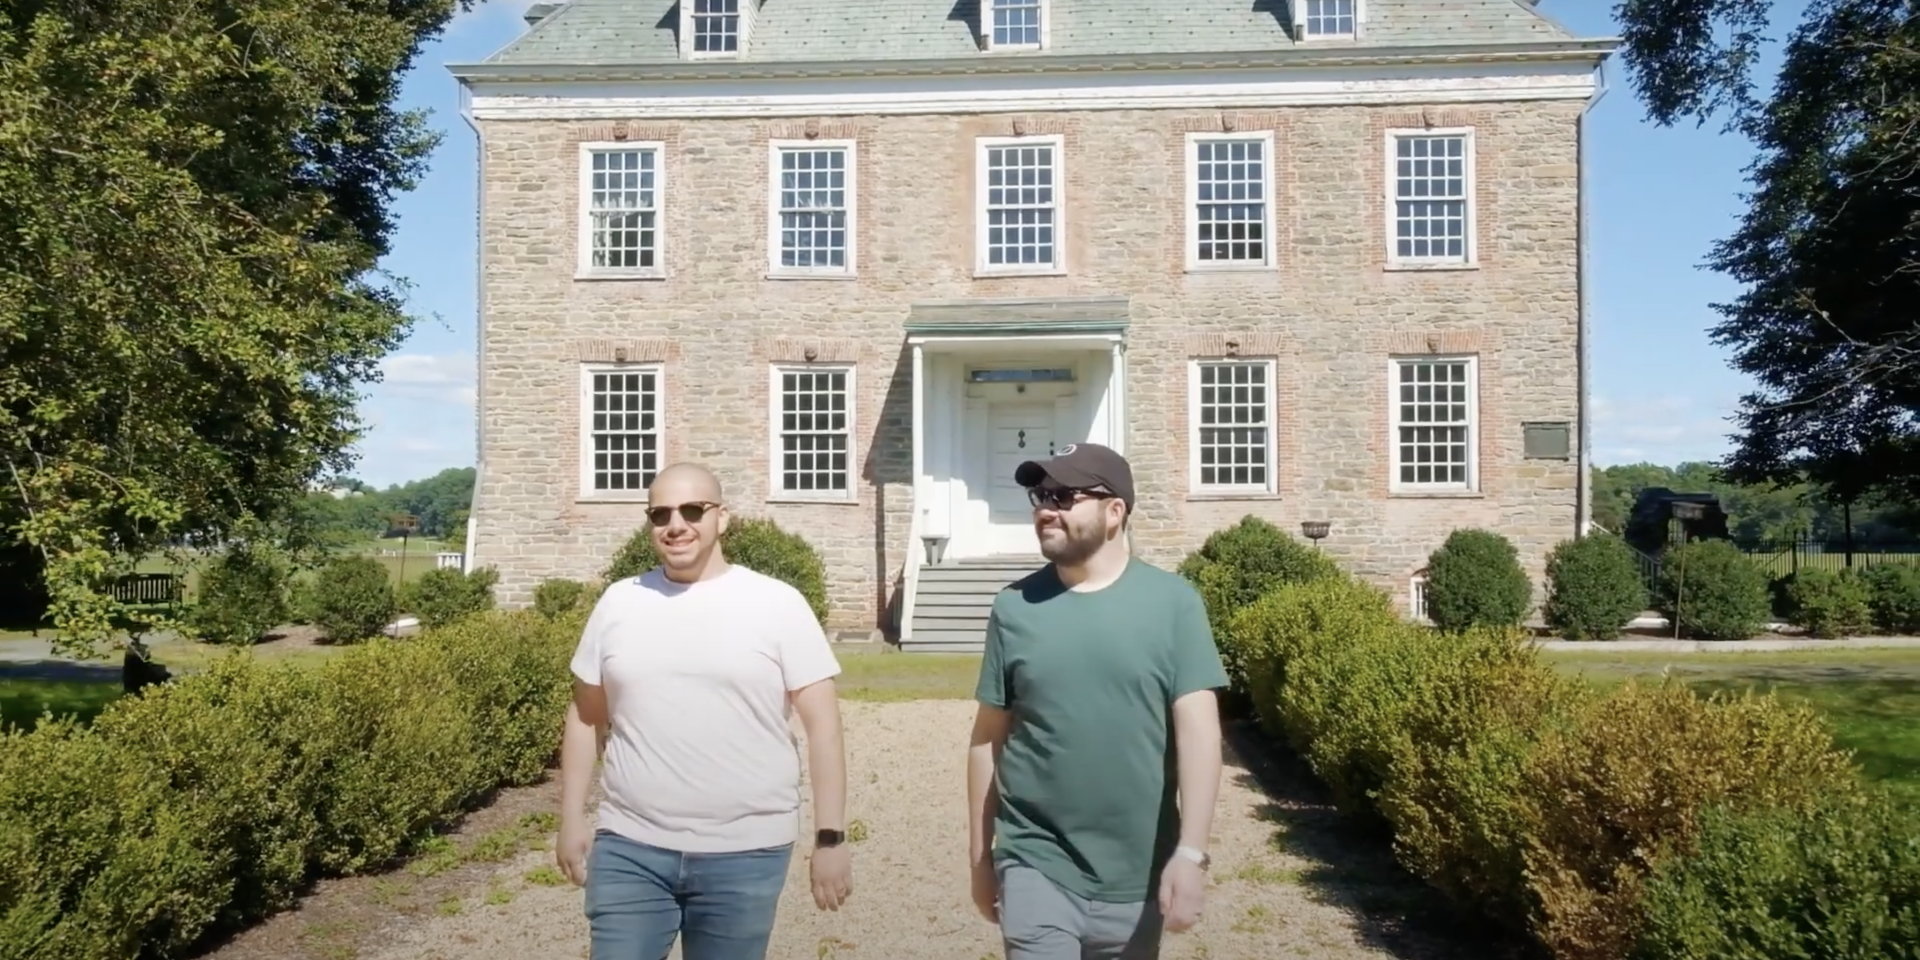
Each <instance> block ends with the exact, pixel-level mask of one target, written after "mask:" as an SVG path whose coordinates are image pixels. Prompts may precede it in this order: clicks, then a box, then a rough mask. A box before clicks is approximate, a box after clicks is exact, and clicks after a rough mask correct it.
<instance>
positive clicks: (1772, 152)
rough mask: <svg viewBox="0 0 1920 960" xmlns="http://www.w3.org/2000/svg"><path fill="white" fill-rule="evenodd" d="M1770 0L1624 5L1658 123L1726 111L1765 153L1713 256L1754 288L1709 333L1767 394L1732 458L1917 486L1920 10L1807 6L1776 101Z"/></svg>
mask: <svg viewBox="0 0 1920 960" xmlns="http://www.w3.org/2000/svg"><path fill="white" fill-rule="evenodd" d="M1774 7H1775V4H1774V2H1773V0H1624V2H1621V3H1620V4H1618V6H1617V7H1616V8H1615V13H1616V16H1617V17H1618V19H1619V21H1620V23H1621V27H1622V36H1623V39H1624V41H1625V46H1624V49H1623V51H1622V55H1623V58H1624V59H1625V61H1626V64H1627V69H1628V73H1629V77H1630V79H1631V81H1632V83H1633V85H1634V86H1635V88H1636V89H1637V90H1638V92H1639V94H1640V96H1641V99H1642V100H1643V101H1644V102H1645V104H1646V106H1647V110H1648V114H1649V115H1650V117H1651V118H1652V119H1653V120H1654V121H1655V122H1657V123H1660V124H1662V125H1666V124H1671V123H1673V122H1675V121H1677V120H1679V119H1681V118H1683V117H1693V118H1695V119H1696V120H1697V121H1698V122H1701V123H1705V122H1707V121H1708V120H1709V119H1711V118H1713V117H1714V116H1720V117H1723V118H1724V120H1725V122H1726V125H1727V127H1728V129H1729V130H1731V131H1732V132H1735V133H1739V134H1741V135H1744V136H1746V137H1748V138H1749V139H1751V140H1752V141H1753V142H1754V144H1755V145H1756V146H1757V148H1758V154H1759V155H1758V158H1757V159H1756V160H1755V162H1754V164H1753V165H1752V166H1751V167H1750V168H1749V176H1750V179H1751V182H1752V186H1753V190H1752V193H1751V199H1750V207H1749V209H1748V210H1747V212H1746V214H1745V217H1744V218H1743V220H1742V222H1741V224H1740V226H1739V228H1738V229H1737V230H1736V231H1735V232H1734V233H1733V235H1732V236H1730V237H1728V238H1726V239H1725V240H1723V241H1722V242H1720V243H1719V244H1718V245H1716V247H1715V249H1714V250H1713V253H1712V256H1711V257H1710V258H1709V260H1708V263H1709V265H1711V266H1712V267H1713V268H1714V269H1716V270H1719V271H1721V272H1723V273H1726V274H1728V275H1729V276H1731V277H1733V278H1734V279H1736V280H1738V281H1740V282H1741V283H1742V284H1743V285H1744V286H1745V287H1746V290H1745V292H1744V293H1743V294H1742V295H1741V296H1740V297H1739V298H1738V299H1737V300H1735V301H1734V302H1733V303H1730V304H1719V305H1716V307H1715V309H1717V310H1718V311H1719V312H1720V313H1721V314H1722V317H1723V319H1722V321H1721V322H1720V323H1719V324H1718V325H1717V326H1716V327H1715V328H1714V329H1713V337H1714V340H1715V341H1716V342H1717V343H1719V344H1721V345H1724V346H1728V347H1731V348H1733V350H1734V357H1735V360H1734V365H1735V366H1736V367H1737V368H1738V369H1740V370H1741V371H1743V372H1745V373H1748V374H1750V375H1752V376H1753V377H1754V378H1755V380H1756V381H1758V383H1759V389H1758V390H1756V391H1754V392H1753V393H1751V394H1749V395H1748V396H1746V397H1745V398H1743V400H1742V403H1741V406H1740V410H1739V413H1738V419H1739V424H1740V433H1739V435H1738V438H1737V446H1736V449H1735V451H1734V452H1733V454H1732V456H1731V457H1730V458H1729V459H1728V461H1727V463H1726V465H1725V466H1726V470H1727V473H1728V475H1729V476H1730V477H1731V478H1733V479H1736V480H1739V481H1741V482H1743V483H1749V484H1755V483H1763V482H1764V483H1777V484H1792V483H1796V482H1800V481H1809V482H1812V483H1814V484H1816V485H1818V486H1820V487H1822V488H1826V489H1829V490H1830V491H1831V495H1832V497H1833V498H1834V499H1836V500H1837V501H1838V502H1840V503H1842V504H1845V505H1853V504H1856V503H1858V502H1860V501H1861V500H1862V498H1863V497H1864V496H1865V495H1866V494H1867V493H1868V492H1869V489H1870V488H1878V489H1881V490H1901V489H1904V490H1906V491H1908V492H1909V493H1910V492H1912V491H1914V490H1916V489H1920V421H1916V419H1915V416H1914V415H1915V412H1916V410H1917V409H1920V322H1917V320H1920V317H1917V316H1916V310H1920V254H1917V251H1920V191H1916V190H1915V189H1914V188H1913V183H1914V178H1915V176H1916V175H1920V16H1916V13H1915V9H1914V6H1913V4H1912V3H1911V0H1813V2H1811V3H1809V4H1807V5H1806V6H1805V9H1804V14H1803V16H1804V20H1803V22H1802V23H1801V24H1800V26H1799V28H1798V29H1797V30H1796V31H1795V32H1794V33H1793V34H1792V35H1791V36H1790V37H1789V38H1788V39H1787V40H1786V41H1785V42H1784V45H1783V55H1784V56H1783V62H1782V66H1781V68H1780V73H1779V76H1778V77H1777V78H1776V80H1775V83H1774V86H1773V91H1772V94H1771V96H1770V97H1768V98H1766V99H1764V100H1763V99H1761V98H1760V97H1757V96H1756V95H1755V93H1754V85H1755V84H1754V78H1753V66H1754V64H1755V62H1756V60H1757V59H1758V57H1759V55H1760V53H1761V51H1762V48H1763V47H1764V46H1765V45H1766V44H1767V43H1768V42H1769V38H1768V36H1767V31H1768V29H1769V28H1770V27H1771V26H1772V25H1773V24H1772V21H1771V17H1772V15H1773V12H1774ZM1863 480H1864V482H1862V481H1863Z"/></svg>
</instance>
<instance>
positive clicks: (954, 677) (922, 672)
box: [836, 651, 980, 703]
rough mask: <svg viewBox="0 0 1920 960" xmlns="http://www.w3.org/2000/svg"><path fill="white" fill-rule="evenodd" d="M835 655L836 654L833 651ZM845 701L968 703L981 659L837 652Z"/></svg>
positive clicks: (958, 655)
mask: <svg viewBox="0 0 1920 960" xmlns="http://www.w3.org/2000/svg"><path fill="white" fill-rule="evenodd" d="M836 652H837V651H836ZM837 654H838V656H839V658H840V671H841V672H840V677H839V680H838V681H837V685H838V686H839V688H840V697H841V699H844V700H862V701H866V702H869V703H897V702H900V701H903V700H971V699H973V687H974V683H975V681H977V680H978V679H979V678H980V657H979V656H978V655H976V654H970V653H882V652H878V651H876V652H873V653H847V652H837Z"/></svg>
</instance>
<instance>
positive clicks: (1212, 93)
mask: <svg viewBox="0 0 1920 960" xmlns="http://www.w3.org/2000/svg"><path fill="white" fill-rule="evenodd" d="M469 82H470V83H471V84H472V90H473V100H472V112H473V116H474V118H475V119H476V120H695V119H716V118H753V117H760V118H765V117H813V116H859V115H873V116H904V115H913V114H978V113H1005V112H1010V111H1022V112H1056V111H1082V110H1179V109H1259V108H1269V107H1311V106H1382V105H1395V104H1461V103H1487V102H1499V101H1506V102H1512V101H1540V100H1574V101H1584V100H1587V99H1588V98H1590V97H1592V96H1593V94H1594V91H1595V90H1596V89H1597V80H1596V76H1595V71H1594V69H1593V65H1592V64H1591V63H1579V62H1554V63H1536V64H1486V63H1448V64H1431V65H1423V66H1411V67H1408V66H1402V67H1397V68H1392V69H1380V68H1372V69H1368V68H1353V67H1322V68H1290V69H1251V70H1216V71H1206V72H1195V71H1179V72H1172V71H1169V72H1166V73H1146V74H1142V73H1114V74H1082V75H1065V76H1059V75H1054V76H1045V75H1043V76H1017V75H1013V76H978V75H976V76H931V77H929V76H920V77H876V78H843V79H835V80H798V79H796V80H782V81H766V80H731V81H695V82H680V83H622V82H606V83H584V82H574V83H557V82H550V81H549V82H539V81H521V82H501V81H484V82H473V81H469Z"/></svg>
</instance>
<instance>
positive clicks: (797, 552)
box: [600, 517, 827, 624]
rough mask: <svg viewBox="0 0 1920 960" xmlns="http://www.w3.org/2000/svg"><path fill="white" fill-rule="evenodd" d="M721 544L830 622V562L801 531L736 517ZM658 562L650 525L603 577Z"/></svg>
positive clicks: (633, 573)
mask: <svg viewBox="0 0 1920 960" xmlns="http://www.w3.org/2000/svg"><path fill="white" fill-rule="evenodd" d="M720 549H721V551H722V552H724V553H725V554H726V557H727V560H728V562H730V563H737V564H739V565H741V566H743V567H746V568H747V569H748V570H752V571H755V572H756V573H764V574H766V575H767V576H769V577H772V578H774V579H776V580H780V581H782V582H784V583H786V584H788V585H789V586H791V587H793V588H794V589H795V590H798V591H800V595H801V596H803V597H806V598H807V606H809V607H811V608H813V615H814V618H815V619H817V620H819V621H820V622H821V623H822V624H825V623H826V622H827V567H826V564H825V563H824V562H823V561H822V560H821V559H820V554H819V552H818V551H816V550H814V549H813V545H812V544H810V543H808V542H807V541H806V539H805V538H804V537H801V536H800V535H799V534H797V533H788V532H787V531H785V530H782V529H780V526H779V525H778V524H776V523H774V522H773V521H772V520H762V519H758V518H752V517H734V518H732V522H731V523H730V524H729V525H728V527H727V532H726V533H724V534H722V535H721V536H720ZM659 565H660V557H659V554H657V553H655V552H654V549H653V531H652V528H651V527H642V528H641V529H640V532H638V533H636V534H634V535H633V536H632V537H631V538H629V539H628V540H627V542H626V543H625V544H623V545H622V546H621V547H620V549H619V550H618V551H616V552H615V553H614V555H613V560H612V561H611V562H609V563H608V564H607V569H606V570H605V571H603V572H602V573H601V575H600V579H601V580H603V581H605V582H607V583H613V582H615V581H618V580H625V579H627V578H628V577H637V576H639V575H640V574H643V573H646V572H647V571H648V570H651V569H653V568H654V567H657V566H659Z"/></svg>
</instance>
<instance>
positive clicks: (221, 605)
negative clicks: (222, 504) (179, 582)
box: [185, 541, 293, 646]
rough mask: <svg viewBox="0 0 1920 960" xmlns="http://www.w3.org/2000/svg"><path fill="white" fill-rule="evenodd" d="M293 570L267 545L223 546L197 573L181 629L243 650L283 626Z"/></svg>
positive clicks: (213, 641)
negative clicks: (191, 604) (197, 579)
mask: <svg viewBox="0 0 1920 960" xmlns="http://www.w3.org/2000/svg"><path fill="white" fill-rule="evenodd" d="M292 580H293V569H292V567H291V565H290V564H289V563H288V562H287V559H286V557H285V556H283V555H282V554H281V552H280V551H279V550H277V549H275V548H274V547H273V546H272V545H271V544H267V543H261V542H258V541H243V542H239V543H235V544H233V545H231V546H229V547H228V548H227V550H226V552H224V553H222V554H221V555H220V556H219V558H218V559H216V560H214V561H213V562H211V563H209V564H207V565H206V566H205V567H204V568H202V569H201V571H200V583H199V589H198V590H197V591H196V592H197V594H198V596H196V597H195V598H194V602H193V606H192V608H191V609H190V610H188V612H187V616H186V618H185V619H186V622H187V627H188V628H189V629H190V630H191V631H192V632H193V633H194V634H195V635H197V636H198V637H199V638H200V639H202V640H206V641H208V642H210V643H219V644H227V645H230V646H246V645H250V644H253V643H257V642H259V640H260V638H261V637H263V636H265V635H266V633H267V631H269V630H272V629H273V628H274V627H277V626H280V625H281V624H283V623H285V622H287V616H288V612H289V610H288V607H289V603H288V587H289V586H290V585H291V583H292Z"/></svg>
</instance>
